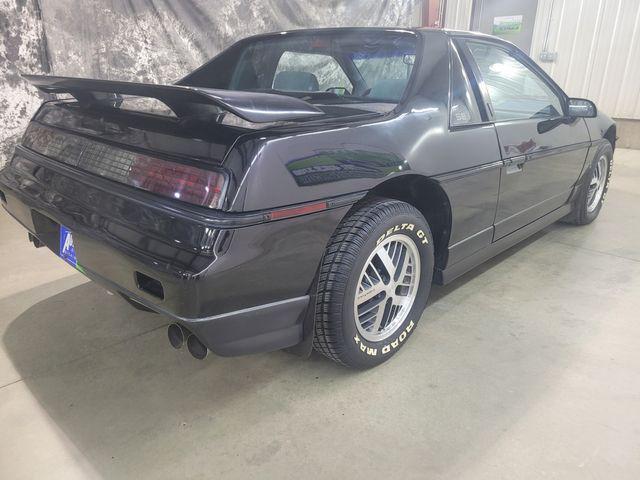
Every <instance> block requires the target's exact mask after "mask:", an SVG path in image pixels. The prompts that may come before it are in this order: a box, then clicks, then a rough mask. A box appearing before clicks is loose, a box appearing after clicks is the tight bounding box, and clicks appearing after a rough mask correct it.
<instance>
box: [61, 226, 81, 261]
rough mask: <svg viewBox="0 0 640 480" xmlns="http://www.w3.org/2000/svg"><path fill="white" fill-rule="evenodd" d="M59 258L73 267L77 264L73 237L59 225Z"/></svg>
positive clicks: (66, 229) (65, 228)
mask: <svg viewBox="0 0 640 480" xmlns="http://www.w3.org/2000/svg"><path fill="white" fill-rule="evenodd" d="M60 258H62V259H63V260H64V261H66V262H67V263H69V264H70V265H73V266H74V267H75V266H76V264H77V263H78V262H77V260H76V249H75V247H74V246H73V236H72V235H71V231H70V230H69V229H68V228H67V227H65V226H64V225H60Z"/></svg>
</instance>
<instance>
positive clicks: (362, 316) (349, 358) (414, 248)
mask: <svg viewBox="0 0 640 480" xmlns="http://www.w3.org/2000/svg"><path fill="white" fill-rule="evenodd" d="M382 250H384V251H382ZM376 252H377V253H376ZM385 252H386V255H385ZM383 257H384V259H385V260H387V265H389V266H390V268H389V270H393V269H394V268H395V270H396V271H395V272H393V273H394V276H393V277H392V276H391V274H390V272H389V270H388V269H387V268H386V267H384V265H385V264H384V263H383ZM416 259H417V260H416ZM388 260H391V261H392V264H389V263H388ZM400 265H402V268H400V269H399V268H397V267H399V266H400ZM433 265H434V249H433V239H432V236H431V230H430V228H429V225H428V223H427V221H426V220H425V219H424V217H423V216H422V214H421V213H420V212H419V211H418V210H417V209H416V208H414V207H413V206H411V205H409V204H407V203H404V202H401V201H398V200H389V199H384V198H371V199H367V200H364V201H362V202H359V203H358V204H356V205H355V206H354V207H353V208H352V209H351V211H350V212H349V214H347V216H346V217H345V218H344V219H343V220H342V222H341V223H340V225H338V228H337V229H336V231H335V233H334V234H333V236H332V237H331V239H330V241H329V245H328V246H327V250H326V252H325V255H324V257H323V260H322V265H321V267H320V272H319V278H318V295H317V304H316V318H315V336H314V341H313V346H314V348H315V350H316V351H318V352H320V353H322V354H323V355H325V356H327V357H328V358H330V359H331V360H334V361H336V362H338V363H340V364H342V365H346V366H349V367H354V368H370V367H374V366H376V365H379V364H381V363H383V362H385V361H386V360H388V359H389V358H391V357H392V356H393V355H394V354H395V353H396V352H397V351H398V350H399V349H400V348H401V347H402V346H403V345H404V344H405V343H407V340H408V338H409V337H410V336H411V334H412V333H413V331H414V330H415V327H416V326H417V324H418V320H419V319H420V316H421V315H422V312H423V310H424V308H425V306H426V304H427V298H428V296H429V291H430V290H431V281H432V278H433ZM365 266H367V275H368V277H367V276H365V275H364V274H363V271H364V270H365ZM376 272H377V273H376ZM367 278H368V279H367ZM361 281H362V285H361ZM361 286H362V289H361V288H360V287H361ZM365 287H366V288H365ZM382 290H384V291H382ZM376 292H379V293H376ZM356 293H360V295H361V297H360V299H359V302H358V303H360V305H359V307H360V308H359V309H358V306H356ZM374 294H375V295H374ZM402 304H404V306H402ZM367 310H369V311H368V312H367ZM376 323H377V328H376Z"/></svg>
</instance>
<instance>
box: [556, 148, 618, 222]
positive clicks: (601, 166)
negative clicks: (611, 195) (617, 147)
mask: <svg viewBox="0 0 640 480" xmlns="http://www.w3.org/2000/svg"><path fill="white" fill-rule="evenodd" d="M612 171H613V147H612V146H611V144H610V143H609V142H608V141H605V142H603V143H602V145H600V146H599V147H598V150H597V151H596V154H595V156H594V158H593V160H592V161H591V165H589V168H588V170H587V172H586V174H585V180H584V181H583V183H582V185H581V187H580V191H579V192H578V195H577V197H576V200H575V203H574V208H573V211H572V212H571V213H570V214H569V215H567V216H566V217H565V218H563V219H562V221H563V222H565V223H571V224H574V225H588V224H589V223H591V222H593V221H594V220H595V219H596V218H597V217H598V215H599V214H600V210H601V209H602V205H603V204H604V200H605V198H606V196H607V191H608V190H609V181H610V179H611V172H612ZM596 177H599V178H600V180H601V182H603V183H602V184H601V190H598V188H597V187H596V189H595V190H594V187H593V185H594V182H595V181H596V180H595V179H596ZM592 192H593V195H594V196H592Z"/></svg>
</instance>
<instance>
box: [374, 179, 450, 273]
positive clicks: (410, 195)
mask: <svg viewBox="0 0 640 480" xmlns="http://www.w3.org/2000/svg"><path fill="white" fill-rule="evenodd" d="M367 196H378V197H385V198H392V199H394V200H400V201H403V202H406V203H408V204H410V205H413V206H414V207H416V208H417V209H418V210H419V211H420V213H422V215H423V216H424V218H425V219H426V220H427V222H428V223H429V227H430V228H431V234H432V236H433V240H434V250H435V256H436V258H435V268H436V269H441V268H444V267H445V266H446V264H447V259H448V255H449V248H448V247H449V237H450V234H451V224H452V217H451V203H450V201H449V197H448V196H447V194H446V192H445V191H444V189H443V188H442V186H441V185H440V183H438V182H437V181H435V180H433V179H431V178H429V177H425V176H423V175H418V174H406V175H401V176H397V177H394V178H390V179H389V180H385V181H384V182H382V183H380V184H378V185H376V186H375V187H374V188H372V189H371V190H370V191H369V192H368V194H367Z"/></svg>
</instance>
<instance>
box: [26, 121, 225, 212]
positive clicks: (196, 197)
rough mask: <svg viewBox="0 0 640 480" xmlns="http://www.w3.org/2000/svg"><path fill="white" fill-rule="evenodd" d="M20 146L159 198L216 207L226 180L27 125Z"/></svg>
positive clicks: (204, 171)
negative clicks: (153, 194)
mask: <svg viewBox="0 0 640 480" xmlns="http://www.w3.org/2000/svg"><path fill="white" fill-rule="evenodd" d="M22 142H23V144H24V146H26V147H29V148H31V149H32V150H34V151H36V152H38V153H41V154H42V155H46V156H47V157H50V158H53V159H55V160H58V161H60V162H64V163H66V164H69V165H73V166H75V167H78V168H80V169H82V170H84V171H87V172H90V173H93V174H96V175H100V176H101V177H104V178H108V179H109V180H114V181H116V182H119V183H123V184H125V185H130V186H132V187H136V188H139V189H141V190H146V191H148V192H152V193H155V194H158V195H162V196H163V197H168V198H173V199H176V200H181V201H183V202H187V203H191V204H194V205H200V206H203V207H208V208H220V207H221V206H222V203H223V200H224V197H223V194H224V188H225V183H226V177H225V175H224V174H223V173H222V172H221V171H215V170H208V169H204V168H199V167H195V166H193V165H188V164H185V163H179V162H173V161H169V160H163V159H160V158H156V157H151V156H149V155H144V154H140V153H136V152H132V151H130V150H125V149H122V148H118V147H114V146H111V145H108V144H106V143H100V142H96V141H93V140H89V139H88V138H85V137H81V136H79V135H71V134H68V133H64V132H60V131H57V130H54V129H51V128H47V127H43V126H41V125H37V124H31V125H30V126H29V128H28V129H27V132H26V133H25V136H24V138H23V140H22Z"/></svg>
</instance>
